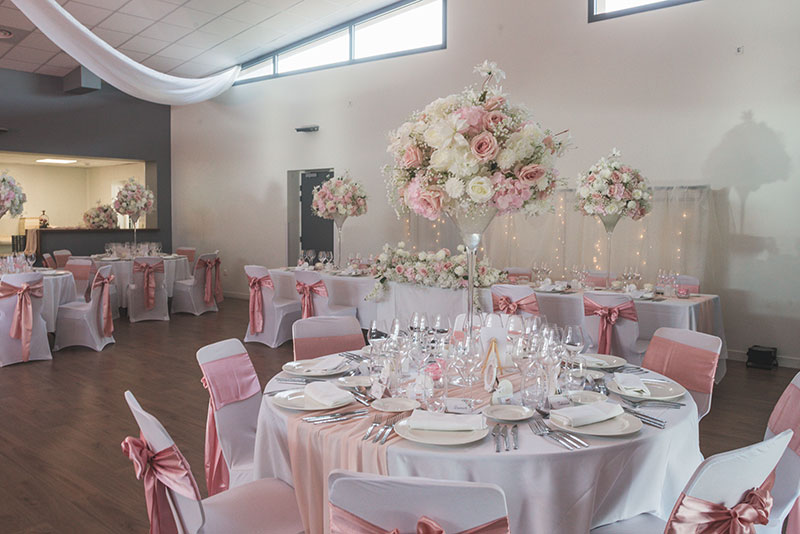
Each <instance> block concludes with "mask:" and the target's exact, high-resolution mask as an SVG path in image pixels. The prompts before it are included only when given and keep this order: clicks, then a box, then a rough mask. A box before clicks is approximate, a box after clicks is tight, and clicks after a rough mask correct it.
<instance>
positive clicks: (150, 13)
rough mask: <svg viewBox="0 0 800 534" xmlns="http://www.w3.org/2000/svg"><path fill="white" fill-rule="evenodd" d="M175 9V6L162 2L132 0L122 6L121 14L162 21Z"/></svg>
mask: <svg viewBox="0 0 800 534" xmlns="http://www.w3.org/2000/svg"><path fill="white" fill-rule="evenodd" d="M175 9H176V7H175V4H170V3H169V2H162V1H161V0H131V1H130V2H128V3H127V4H125V5H124V6H122V7H121V8H120V10H119V12H120V13H127V14H129V15H136V16H137V17H144V18H146V19H150V20H160V19H161V18H163V17H165V16H166V15H167V14H169V13H171V12H172V11H174V10H175Z"/></svg>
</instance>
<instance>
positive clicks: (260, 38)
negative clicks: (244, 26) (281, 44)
mask: <svg viewBox="0 0 800 534" xmlns="http://www.w3.org/2000/svg"><path fill="white" fill-rule="evenodd" d="M268 22H269V21H268V20H267V21H264V22H262V23H261V24H257V25H255V26H253V27H252V28H250V29H249V30H245V31H243V32H242V33H240V34H239V35H237V36H236V39H238V40H240V41H245V42H248V43H251V44H252V45H253V46H263V45H264V44H266V43H268V42H270V41H272V40H274V39H277V38H278V37H282V36H283V35H284V33H283V32H281V31H280V30H278V29H276V28H275V27H274V26H273V25H270V24H267V23H268Z"/></svg>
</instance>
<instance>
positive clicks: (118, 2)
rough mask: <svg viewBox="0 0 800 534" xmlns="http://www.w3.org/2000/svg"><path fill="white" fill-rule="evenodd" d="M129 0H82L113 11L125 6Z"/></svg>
mask: <svg viewBox="0 0 800 534" xmlns="http://www.w3.org/2000/svg"><path fill="white" fill-rule="evenodd" d="M127 1H128V0H80V2H81V3H82V4H89V5H92V6H96V7H103V8H105V9H111V10H112V11H113V10H117V9H119V8H121V7H122V6H124V5H125V3H126V2H127ZM62 3H63V2H62Z"/></svg>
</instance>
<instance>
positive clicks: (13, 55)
mask: <svg viewBox="0 0 800 534" xmlns="http://www.w3.org/2000/svg"><path fill="white" fill-rule="evenodd" d="M54 55H55V54H54V53H53V52H48V51H47V50H37V49H36V48H28V47H26V46H19V45H17V46H15V47H14V48H12V49H11V50H9V51H8V52H6V55H5V56H3V57H4V58H5V59H13V60H15V61H25V62H27V63H40V64H41V63H45V62H46V61H47V60H48V59H50V58H51V57H53V56H54Z"/></svg>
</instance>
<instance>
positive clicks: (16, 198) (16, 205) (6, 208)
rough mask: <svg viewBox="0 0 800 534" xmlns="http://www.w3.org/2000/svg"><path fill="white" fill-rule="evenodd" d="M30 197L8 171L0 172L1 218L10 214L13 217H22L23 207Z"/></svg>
mask: <svg viewBox="0 0 800 534" xmlns="http://www.w3.org/2000/svg"><path fill="white" fill-rule="evenodd" d="M27 201H28V197H27V196H26V195H25V193H23V192H22V187H20V185H19V184H18V183H17V181H16V180H15V179H14V177H13V176H11V175H10V174H8V171H2V172H0V217H2V216H3V215H5V214H6V213H8V214H9V215H11V216H12V217H18V216H20V215H22V206H23V204H25V202H27Z"/></svg>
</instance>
